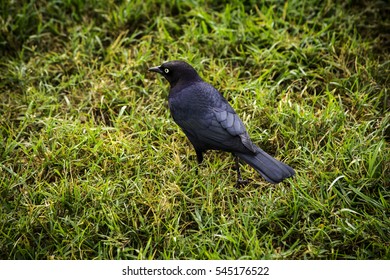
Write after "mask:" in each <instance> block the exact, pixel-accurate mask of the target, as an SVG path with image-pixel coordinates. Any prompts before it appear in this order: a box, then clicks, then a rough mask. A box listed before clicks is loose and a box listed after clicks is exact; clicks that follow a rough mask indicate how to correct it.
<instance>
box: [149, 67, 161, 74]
mask: <svg viewBox="0 0 390 280" xmlns="http://www.w3.org/2000/svg"><path fill="white" fill-rule="evenodd" d="M149 71H151V72H156V73H160V74H162V73H163V71H162V70H161V68H160V66H156V67H152V68H149Z"/></svg>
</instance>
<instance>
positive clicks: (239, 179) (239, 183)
mask: <svg viewBox="0 0 390 280" xmlns="http://www.w3.org/2000/svg"><path fill="white" fill-rule="evenodd" d="M233 155H234V159H235V162H236V170H237V182H236V187H239V186H241V185H245V184H247V183H248V180H244V179H242V176H241V171H240V162H239V159H238V156H236V155H235V154H233Z"/></svg>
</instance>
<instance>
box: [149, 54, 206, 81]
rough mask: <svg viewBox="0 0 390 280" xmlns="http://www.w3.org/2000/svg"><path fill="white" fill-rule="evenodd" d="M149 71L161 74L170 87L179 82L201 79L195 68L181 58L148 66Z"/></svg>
mask: <svg viewBox="0 0 390 280" xmlns="http://www.w3.org/2000/svg"><path fill="white" fill-rule="evenodd" d="M149 71H152V72H157V73H160V74H161V75H163V76H164V78H165V79H167V80H168V82H169V83H170V85H171V87H174V86H175V85H177V84H178V83H181V82H196V81H198V80H201V78H200V77H199V75H198V73H197V72H196V71H195V69H194V68H193V67H192V66H191V65H189V64H188V63H187V62H184V61H181V60H173V61H169V62H165V63H163V64H161V65H160V66H156V67H152V68H149Z"/></svg>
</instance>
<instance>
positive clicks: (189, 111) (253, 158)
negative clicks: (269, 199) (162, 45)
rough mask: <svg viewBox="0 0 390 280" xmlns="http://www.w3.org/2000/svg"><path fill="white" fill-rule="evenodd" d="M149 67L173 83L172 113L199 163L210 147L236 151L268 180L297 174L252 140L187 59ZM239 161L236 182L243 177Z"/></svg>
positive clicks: (228, 106)
mask: <svg viewBox="0 0 390 280" xmlns="http://www.w3.org/2000/svg"><path fill="white" fill-rule="evenodd" d="M149 71H153V72H157V73H160V74H161V75H163V76H164V77H165V78H166V79H167V80H168V82H169V83H170V85H171V88H170V92H169V97H168V103H169V109H170V111H171V114H172V117H173V119H174V120H175V122H176V123H177V124H178V125H179V126H180V127H181V128H182V130H183V131H184V133H185V134H186V136H187V137H188V139H189V140H190V142H191V143H192V145H193V146H194V148H195V152H196V155H197V160H198V163H199V164H200V163H201V162H202V160H203V153H204V152H205V151H207V150H222V151H226V152H231V153H233V154H234V155H235V156H236V157H239V158H240V159H242V160H244V161H245V162H247V163H248V164H249V165H251V166H252V167H253V168H254V169H256V170H257V171H258V172H259V173H260V174H261V175H262V176H263V177H264V178H265V179H266V180H267V181H268V182H270V183H274V184H276V183H279V182H281V181H283V179H285V178H288V177H291V176H293V175H294V174H295V172H294V170H293V169H292V168H291V167H290V166H288V165H286V164H284V163H282V162H280V161H278V160H276V159H275V158H273V157H272V156H270V155H269V154H267V153H266V152H264V151H263V150H262V149H260V148H259V147H258V146H256V145H255V144H253V143H252V141H251V139H250V138H249V135H248V133H247V131H246V129H245V126H244V124H243V123H242V121H241V119H240V118H239V116H238V115H237V114H236V112H235V111H234V109H233V108H232V107H231V106H230V104H229V103H228V102H227V100H226V99H225V98H224V97H223V96H222V95H221V94H220V93H219V92H218V91H217V90H216V89H215V88H214V87H213V86H211V85H210V84H208V83H206V82H204V81H203V80H202V79H201V78H200V76H199V75H198V73H197V72H196V71H195V69H194V68H193V67H192V66H191V65H189V64H188V63H186V62H184V61H178V60H176V61H170V62H166V63H164V64H162V65H161V66H157V67H153V68H150V69H149ZM236 164H237V174H238V179H237V182H238V183H240V182H241V181H242V179H241V174H240V171H239V166H238V159H237V158H236Z"/></svg>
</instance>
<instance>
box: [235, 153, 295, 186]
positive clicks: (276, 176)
mask: <svg viewBox="0 0 390 280" xmlns="http://www.w3.org/2000/svg"><path fill="white" fill-rule="evenodd" d="M235 154H236V155H237V156H238V157H239V158H240V159H242V160H244V161H245V162H246V163H248V164H249V165H250V166H252V167H253V168H254V169H256V170H257V172H259V173H260V174H261V176H263V177H264V179H266V180H267V181H268V182H270V183H273V184H277V183H280V182H281V181H283V180H284V179H286V178H289V177H291V176H294V174H295V171H294V169H292V168H291V167H290V166H288V165H287V164H284V163H283V162H280V161H278V160H277V159H275V158H273V157H272V156H270V155H269V154H267V153H266V152H264V151H263V150H262V149H260V148H259V147H257V152H256V154H254V155H253V154H242V153H235Z"/></svg>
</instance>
